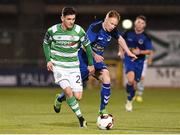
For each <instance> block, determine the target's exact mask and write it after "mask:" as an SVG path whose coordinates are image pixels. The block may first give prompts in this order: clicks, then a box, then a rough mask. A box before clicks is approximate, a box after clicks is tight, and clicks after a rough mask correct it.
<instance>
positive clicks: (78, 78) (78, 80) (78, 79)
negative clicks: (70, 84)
mask: <svg viewBox="0 0 180 135" xmlns="http://www.w3.org/2000/svg"><path fill="white" fill-rule="evenodd" d="M76 78H77V80H76V83H81V82H80V75H77V76H76Z"/></svg>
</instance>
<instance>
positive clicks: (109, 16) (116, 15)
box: [106, 10, 121, 21]
mask: <svg viewBox="0 0 180 135" xmlns="http://www.w3.org/2000/svg"><path fill="white" fill-rule="evenodd" d="M111 17H115V18H117V19H118V21H120V19H121V17H120V14H119V13H118V12H117V11H116V10H110V11H109V12H108V13H107V14H106V18H111Z"/></svg>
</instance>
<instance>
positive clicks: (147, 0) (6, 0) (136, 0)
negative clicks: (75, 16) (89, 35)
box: [0, 0, 180, 5]
mask: <svg viewBox="0 0 180 135" xmlns="http://www.w3.org/2000/svg"><path fill="white" fill-rule="evenodd" d="M19 1H20V0H1V1H0V3H2V4H11V3H13V4H14V3H18V2H19ZM43 1H44V2H45V3H50V4H81V5H83V4H113V3H114V4H127V5H129V4H148V5H154V4H155V5H156V4H157V5H159V4H163V5H169V4H174V5H176V4H179V3H180V1H179V0H88V1H84V0H43Z"/></svg>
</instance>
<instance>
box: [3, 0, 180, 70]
mask: <svg viewBox="0 0 180 135" xmlns="http://www.w3.org/2000/svg"><path fill="white" fill-rule="evenodd" d="M64 6H74V7H75V8H76V9H77V12H78V15H77V19H76V23H77V24H79V25H81V26H82V27H83V28H84V29H85V30H86V29H87V27H88V25H89V24H90V23H91V22H93V21H95V20H102V19H103V18H104V17H105V14H106V13H107V12H108V11H109V10H110V9H116V10H118V11H119V13H120V14H121V22H122V20H123V19H127V18H128V19H131V20H134V19H135V17H136V16H137V15H139V14H143V15H145V16H146V17H147V18H148V27H147V29H148V30H161V31H163V30H180V25H179V24H180V18H179V15H180V1H179V0H88V1H84V0H0V18H1V21H0V48H1V49H0V68H6V67H14V68H22V67H45V59H44V55H43V50H42V42H43V38H44V34H45V32H46V30H47V28H48V27H50V26H52V25H54V24H57V23H60V12H61V9H62V8H63V7H64ZM121 22H120V24H119V26H118V28H119V29H120V30H121V31H124V30H123V29H122V26H121ZM116 44H117V43H116V42H115V41H113V42H112V43H111V45H110V46H109V49H107V51H106V52H105V57H107V58H108V59H118V57H117V55H116V54H117V45H116ZM109 54H110V55H109Z"/></svg>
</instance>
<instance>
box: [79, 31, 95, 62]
mask: <svg viewBox="0 0 180 135" xmlns="http://www.w3.org/2000/svg"><path fill="white" fill-rule="evenodd" d="M80 33H81V38H80V41H81V44H82V45H83V46H84V48H85V50H86V55H87V58H88V65H93V55H92V49H91V45H90V40H89V38H88V36H87V35H86V33H85V31H84V30H83V29H82V28H81V32H80Z"/></svg>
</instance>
